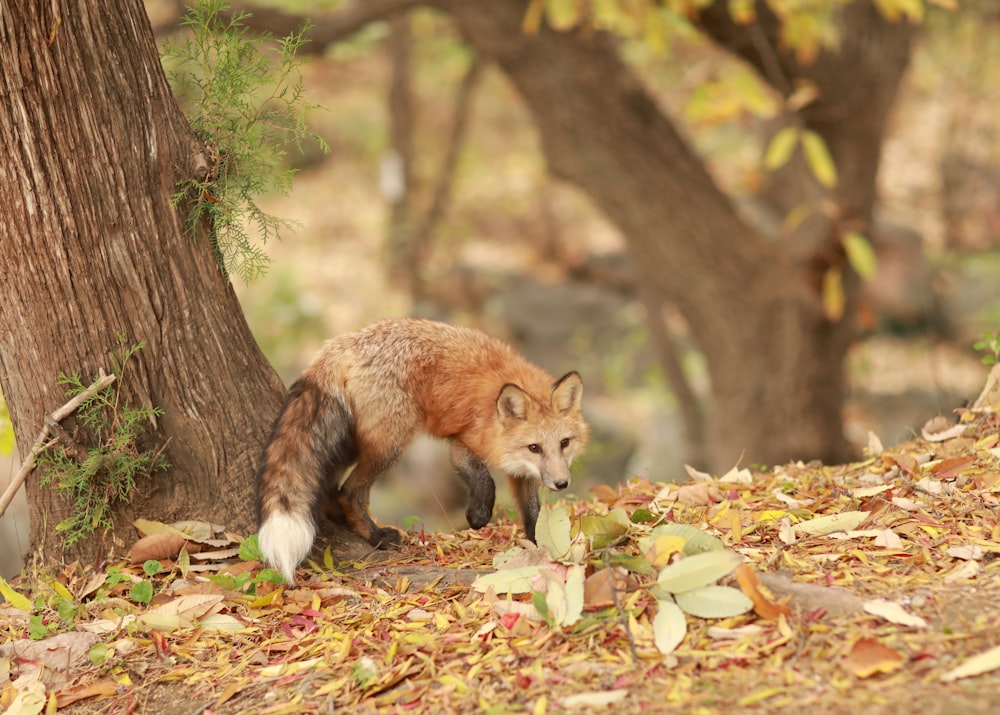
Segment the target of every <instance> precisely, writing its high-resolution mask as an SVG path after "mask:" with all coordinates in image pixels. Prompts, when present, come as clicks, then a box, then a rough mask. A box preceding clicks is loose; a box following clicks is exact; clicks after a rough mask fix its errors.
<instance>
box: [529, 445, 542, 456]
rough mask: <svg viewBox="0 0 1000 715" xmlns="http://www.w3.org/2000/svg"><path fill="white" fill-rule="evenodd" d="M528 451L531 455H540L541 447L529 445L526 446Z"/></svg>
mask: <svg viewBox="0 0 1000 715" xmlns="http://www.w3.org/2000/svg"><path fill="white" fill-rule="evenodd" d="M528 451H529V452H532V453H533V454H541V453H542V445H540V444H529V445H528Z"/></svg>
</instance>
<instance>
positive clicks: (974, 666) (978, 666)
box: [941, 645, 1000, 683]
mask: <svg viewBox="0 0 1000 715" xmlns="http://www.w3.org/2000/svg"><path fill="white" fill-rule="evenodd" d="M998 668H1000V645H998V646H996V647H995V648H990V649H989V650H987V651H984V652H982V653H978V654H976V655H974V656H972V657H971V658H969V659H967V660H966V661H965V662H964V663H962V664H961V665H959V666H958V667H956V668H952V669H951V670H949V671H948V672H947V673H945V674H943V675H942V676H941V680H943V681H944V682H946V683H950V682H951V681H953V680H959V679H960V678H969V677H971V676H973V675H982V674H983V673H989V672H991V671H994V670H997V669H998Z"/></svg>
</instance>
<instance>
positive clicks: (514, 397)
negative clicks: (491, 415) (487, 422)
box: [497, 382, 531, 425]
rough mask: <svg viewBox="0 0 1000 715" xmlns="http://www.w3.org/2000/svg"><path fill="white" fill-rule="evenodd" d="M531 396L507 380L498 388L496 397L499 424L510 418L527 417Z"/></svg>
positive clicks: (506, 421)
mask: <svg viewBox="0 0 1000 715" xmlns="http://www.w3.org/2000/svg"><path fill="white" fill-rule="evenodd" d="M530 402H531V398H530V397H528V393H527V392H525V391H524V390H522V389H521V388H520V387H518V386H517V385H515V384H514V383H512V382H508V383H507V384H506V385H504V386H503V389H502V390H500V396H499V397H498V398H497V416H498V417H499V418H500V424H502V425H503V424H507V423H508V422H510V421H512V420H524V419H527V418H528V404H529V403H530Z"/></svg>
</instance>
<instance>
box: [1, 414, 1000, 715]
mask: <svg viewBox="0 0 1000 715" xmlns="http://www.w3.org/2000/svg"><path fill="white" fill-rule="evenodd" d="M870 452H871V456H870V457H869V458H868V459H867V460H865V461H863V462H859V463H855V464H850V465H844V466H822V465H815V464H810V465H803V464H791V465H785V466H782V467H778V468H775V469H772V470H769V471H767V472H763V473H756V474H751V473H750V472H749V471H747V470H736V469H734V470H733V471H731V472H730V473H729V474H727V475H724V476H723V477H721V478H714V477H711V476H708V475H703V474H699V473H697V472H694V471H692V472H691V478H690V479H689V480H688V481H687V482H685V483H683V484H676V485H663V484H653V483H649V482H646V481H643V480H632V481H630V482H629V483H627V484H625V485H622V486H619V487H616V488H610V487H601V488H598V489H597V490H595V495H594V498H593V499H592V500H590V501H578V502H571V503H561V504H558V505H555V506H554V507H553V508H551V509H549V510H546V511H545V512H544V513H543V518H542V521H541V522H540V524H539V534H540V535H539V542H540V543H541V544H543V548H537V549H536V548H534V547H532V546H531V545H530V544H525V543H522V544H521V546H520V547H516V548H514V549H512V548H511V547H512V546H513V545H514V544H516V543H517V537H518V534H519V533H520V532H519V529H518V527H517V526H516V525H515V524H512V523H510V522H505V521H501V522H500V523H498V524H495V525H491V526H489V527H487V528H485V529H483V530H481V531H479V532H473V531H461V532H456V533H445V534H434V535H422V534H414V535H412V536H411V538H410V540H409V542H408V544H407V545H406V546H404V547H403V548H402V549H401V550H400V551H398V552H393V553H392V554H389V559H388V560H387V561H383V562H381V563H375V562H374V561H373V560H366V559H365V558H356V559H353V560H351V561H349V562H346V561H341V562H335V560H334V559H333V558H331V557H330V555H329V553H327V554H326V555H325V558H321V559H320V561H321V562H323V563H320V564H315V563H313V564H312V565H311V566H309V567H308V568H306V569H304V570H302V571H300V583H299V584H298V586H297V587H296V588H289V587H287V586H285V585H280V584H274V583H273V582H272V581H271V580H270V578H269V577H268V573H267V572H266V571H265V572H263V576H262V575H261V574H262V572H261V571H260V564H259V563H257V562H255V561H253V560H241V559H239V558H237V556H236V555H237V549H236V548H235V543H236V541H235V539H234V537H233V536H232V535H226V534H225V532H224V530H220V528H219V527H212V526H211V525H201V526H199V525H197V524H194V525H192V524H180V525H175V526H173V527H170V526H164V525H156V523H155V522H148V523H145V524H142V525H140V526H142V527H143V531H144V532H146V533H148V535H147V536H145V537H144V538H143V539H142V540H140V541H139V542H137V543H136V545H135V546H134V547H133V559H134V561H135V563H124V564H118V565H117V566H113V567H110V568H108V569H105V570H99V571H94V570H93V569H88V568H80V567H79V566H76V565H74V566H70V567H68V568H66V569H65V570H64V571H62V572H61V573H58V574H54V575H47V576H36V577H34V578H32V579H30V580H22V581H21V582H15V583H14V584H12V585H9V584H6V583H3V584H2V591H3V594H4V596H5V597H6V600H7V601H8V603H7V604H6V605H0V634H2V636H0V638H2V640H0V642H2V645H0V707H3V708H6V709H7V712H12V713H19V714H20V713H35V712H42V711H47V712H56V711H59V712H70V713H91V712H101V713H128V712H158V713H168V714H172V713H242V712H253V713H301V712H318V713H327V712H336V711H349V712H360V713H366V712H372V713H374V712H380V713H381V712H386V713H410V712H413V713H425V712H426V713H431V712H434V713H437V712H476V711H482V712H489V713H546V712H571V711H582V712H592V711H602V710H606V709H610V708H614V709H615V710H616V711H617V712H622V713H640V712H643V713H644V712H666V713H669V712H677V713H713V712H730V711H736V712H781V711H789V712H790V711H798V710H801V709H802V708H808V710H809V712H812V713H857V712H865V713H912V712H920V713H959V712H961V713H992V712H995V711H996V707H997V706H996V703H997V702H998V701H1000V420H998V417H997V415H995V414H994V413H993V411H992V410H991V409H982V410H970V411H966V412H964V413H963V414H962V415H961V420H960V423H959V425H957V426H955V427H950V428H948V429H938V430H937V431H935V430H934V428H932V427H931V428H929V429H925V432H924V438H923V439H918V440H914V441H911V442H908V443H906V444H903V445H900V446H898V447H895V448H891V449H887V450H884V449H882V448H881V446H880V445H878V443H877V440H873V444H872V445H871V448H870ZM202 527H205V528H202ZM690 527H695V529H691V528H690ZM206 528H207V530H206ZM199 531H200V532H201V533H195V532H199ZM150 532H151V533H150ZM174 532H177V533H174ZM164 533H166V534H170V535H171V536H163V535H162V534H164ZM178 534H180V535H181V536H180V537H178ZM199 550H200V553H199ZM554 551H555V552H559V553H556V554H555V557H554V558H553V555H552V552H554ZM178 554H179V556H178V557H177V558H174V559H171V558H169V557H170V556H177V555H178ZM713 554H715V555H713ZM381 555H383V556H384V554H381ZM150 564H152V567H151V566H150ZM137 584H148V586H147V587H141V586H140V587H137ZM149 586H151V588H150V589H149V592H148V593H147V592H146V589H147V588H149ZM693 614H697V615H693Z"/></svg>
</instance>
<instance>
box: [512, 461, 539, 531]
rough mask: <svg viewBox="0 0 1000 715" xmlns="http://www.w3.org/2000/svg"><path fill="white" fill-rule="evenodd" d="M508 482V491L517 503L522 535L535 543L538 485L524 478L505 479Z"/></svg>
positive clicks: (532, 480) (534, 481)
mask: <svg viewBox="0 0 1000 715" xmlns="http://www.w3.org/2000/svg"><path fill="white" fill-rule="evenodd" d="M507 481H508V482H510V491H511V493H512V494H513V495H514V500H515V501H516V502H517V510H518V511H519V512H520V513H521V521H523V522H524V535H525V536H527V537H528V539H529V540H530V541H531V542H532V543H535V524H536V523H537V522H538V509H539V501H538V487H539V484H538V482H537V481H536V480H534V479H527V478H525V477H515V476H514V475H510V476H508V477H507Z"/></svg>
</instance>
